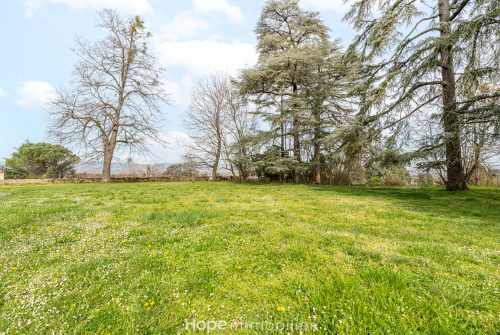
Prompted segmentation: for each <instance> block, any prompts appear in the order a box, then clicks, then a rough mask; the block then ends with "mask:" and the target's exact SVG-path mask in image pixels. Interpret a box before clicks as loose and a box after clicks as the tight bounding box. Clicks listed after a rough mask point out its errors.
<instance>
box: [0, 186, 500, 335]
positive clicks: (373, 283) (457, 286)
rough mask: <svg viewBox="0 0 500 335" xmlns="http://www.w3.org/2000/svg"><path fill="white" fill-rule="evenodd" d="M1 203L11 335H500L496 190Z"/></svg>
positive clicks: (352, 190) (262, 191)
mask: <svg viewBox="0 0 500 335" xmlns="http://www.w3.org/2000/svg"><path fill="white" fill-rule="evenodd" d="M0 204H1V206H0V234H1V235H0V246H1V249H0V271H1V272H0V333H2V332H5V333H8V334H10V333H14V334H15V333H22V334H33V333H40V334H49V333H50V334H52V333H56V334H66V333H75V332H76V333H88V334H108V333H110V334H125V333H129V334H131V333H140V334H177V333H187V331H186V330H185V327H184V325H185V320H186V319H189V320H193V319H195V320H209V319H210V320H224V321H227V322H228V323H229V322H234V321H238V322H259V321H260V322H266V321H267V322H276V321H277V320H278V321H280V320H281V321H284V322H291V321H292V320H293V321H294V322H306V323H308V324H310V325H313V327H315V328H316V332H315V333H320V334H328V333H332V334H371V333H373V334H384V333H387V334H389V333H390V334H451V333H456V334H498V333H500V267H499V265H500V219H499V218H500V191H499V190H498V189H486V188H481V189H473V190H471V191H470V192H462V193H447V192H445V191H443V190H442V189H438V188H418V189H417V188H361V187H359V188H358V187H343V188H332V187H326V186H306V185H257V184H236V183H216V184H212V183H195V184H191V183H169V184H164V183H151V184H112V185H99V184H95V185H51V186H2V187H0ZM309 332H311V331H308V332H306V333H309ZM245 333H250V334H253V333H255V334H262V333H265V331H254V332H252V331H246V332H245ZM270 333H272V332H270ZM289 333H294V332H289Z"/></svg>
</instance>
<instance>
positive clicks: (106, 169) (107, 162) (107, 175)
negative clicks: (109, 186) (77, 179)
mask: <svg viewBox="0 0 500 335" xmlns="http://www.w3.org/2000/svg"><path fill="white" fill-rule="evenodd" d="M113 151H114V148H113V147H111V146H110V145H106V146H105V147H104V163H103V166H102V179H101V182H103V183H109V182H110V181H111V161H112V160H113Z"/></svg>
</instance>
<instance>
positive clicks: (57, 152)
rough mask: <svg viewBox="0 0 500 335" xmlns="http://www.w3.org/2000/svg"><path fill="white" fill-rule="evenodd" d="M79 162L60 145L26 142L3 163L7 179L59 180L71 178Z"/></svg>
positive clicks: (76, 157)
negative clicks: (45, 178)
mask: <svg viewBox="0 0 500 335" xmlns="http://www.w3.org/2000/svg"><path fill="white" fill-rule="evenodd" d="M79 160H80V159H79V158H78V156H76V155H75V154H73V153H72V152H71V151H70V150H69V149H67V148H65V147H63V146H61V145H52V144H50V143H31V142H26V143H24V144H23V145H21V146H20V147H19V148H18V149H17V151H16V152H14V153H13V154H12V158H9V159H7V160H6V161H5V167H6V170H7V171H6V172H7V175H8V176H9V177H15V178H42V177H47V178H61V177H69V176H71V175H72V174H73V173H74V169H75V165H76V164H77V163H78V162H79Z"/></svg>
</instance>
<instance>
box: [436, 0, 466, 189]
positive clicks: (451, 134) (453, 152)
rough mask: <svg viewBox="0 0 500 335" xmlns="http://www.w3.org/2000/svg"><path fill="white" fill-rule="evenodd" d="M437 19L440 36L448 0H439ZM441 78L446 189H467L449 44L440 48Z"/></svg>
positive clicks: (444, 28)
mask: <svg viewBox="0 0 500 335" xmlns="http://www.w3.org/2000/svg"><path fill="white" fill-rule="evenodd" d="M439 21H440V22H441V36H442V37H443V36H449V35H450V34H451V33H450V32H451V27H450V25H449V22H450V3H449V0H439ZM441 61H442V64H441V66H442V68H441V74H442V78H443V123H444V132H445V135H446V138H445V146H446V162H447V179H448V180H447V182H446V190H447V191H465V190H468V188H467V185H466V181H465V173H464V169H463V165H462V164H463V163H462V151H461V147H460V145H461V141H460V119H459V116H458V115H457V113H456V82H455V69H454V65H453V57H452V55H451V45H446V46H444V47H442V48H441Z"/></svg>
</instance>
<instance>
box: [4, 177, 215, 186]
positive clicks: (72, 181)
mask: <svg viewBox="0 0 500 335" xmlns="http://www.w3.org/2000/svg"><path fill="white" fill-rule="evenodd" d="M209 178H210V177H195V178H194V180H195V181H208V180H209ZM179 181H192V178H191V177H149V178H144V177H125V178H111V182H112V183H148V182H161V183H167V182H179ZM100 182H101V179H100V178H65V179H4V180H0V185H10V184H86V183H100Z"/></svg>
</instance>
